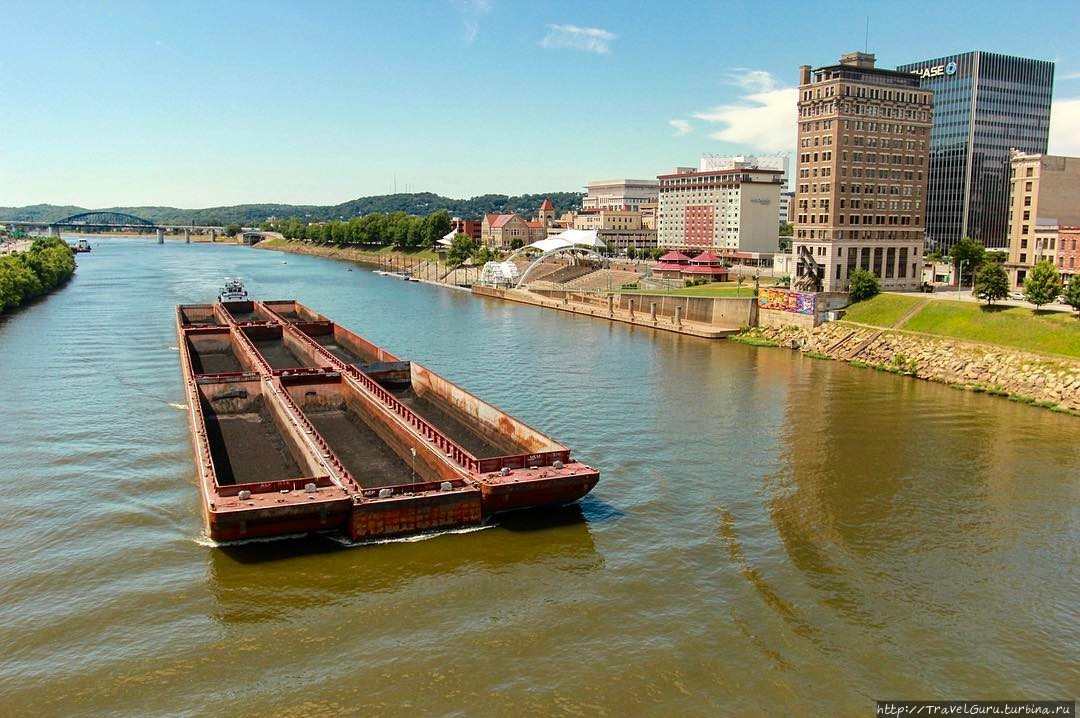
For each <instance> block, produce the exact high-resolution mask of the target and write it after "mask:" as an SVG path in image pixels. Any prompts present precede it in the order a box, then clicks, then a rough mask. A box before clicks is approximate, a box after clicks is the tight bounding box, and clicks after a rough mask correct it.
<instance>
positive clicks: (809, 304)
mask: <svg viewBox="0 0 1080 718" xmlns="http://www.w3.org/2000/svg"><path fill="white" fill-rule="evenodd" d="M758 307H760V308H761V309H776V310H778V311H781V312H792V313H794V314H808V315H810V316H813V314H814V293H813V292H796V291H793V290H791V289H777V288H773V287H770V288H765V289H760V290H758Z"/></svg>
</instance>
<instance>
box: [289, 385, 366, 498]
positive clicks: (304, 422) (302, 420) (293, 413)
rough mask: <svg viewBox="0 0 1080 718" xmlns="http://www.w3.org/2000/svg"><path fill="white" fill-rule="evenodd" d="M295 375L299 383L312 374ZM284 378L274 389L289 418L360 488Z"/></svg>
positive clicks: (337, 469) (329, 461) (326, 458)
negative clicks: (308, 416) (309, 418)
mask: <svg viewBox="0 0 1080 718" xmlns="http://www.w3.org/2000/svg"><path fill="white" fill-rule="evenodd" d="M293 376H295V377H296V378H298V379H300V380H301V382H298V383H303V379H305V378H308V377H310V376H312V375H311V374H301V375H293ZM321 376H324V377H327V378H331V377H334V378H337V377H339V376H340V375H339V374H338V373H337V372H334V373H329V374H322V375H321ZM282 378H284V379H286V381H282V380H281V379H279V380H278V381H277V385H276V386H274V387H273V389H274V391H276V392H277V395H278V398H279V399H281V403H282V404H283V405H284V406H285V409H286V413H287V414H288V415H289V419H290V420H291V421H292V422H293V423H294V424H295V425H297V428H299V429H300V430H301V431H303V432H304V433H305V434H306V435H307V436H308V437H309V438H310V439H311V441H312V442H314V444H315V445H316V446H317V447H318V451H319V453H320V454H321V456H320V458H321V459H322V461H324V462H326V463H328V464H330V465H331V466H332V467H333V469H334V471H336V472H338V476H340V477H341V478H342V480H343V481H344V482H345V483H347V484H348V485H349V487H350V488H351V489H353V490H357V489H359V488H360V483H359V482H358V481H357V480H356V478H355V477H354V476H353V475H352V473H350V472H349V470H348V469H346V468H345V465H344V464H343V463H341V460H340V459H339V458H338V455H337V454H336V453H334V451H333V450H332V449H331V448H330V445H329V444H327V443H326V440H325V439H323V436H322V434H320V433H319V432H318V431H316V430H315V427H314V426H313V425H312V423H311V422H310V421H308V418H307V415H305V414H304V412H303V411H301V410H300V407H298V406H297V405H296V402H295V401H293V398H292V395H291V394H289V390H288V388H287V386H286V385H287V384H288V383H289V381H288V380H287V377H285V375H282ZM342 488H344V487H342Z"/></svg>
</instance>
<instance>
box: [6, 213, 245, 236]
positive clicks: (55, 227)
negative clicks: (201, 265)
mask: <svg viewBox="0 0 1080 718" xmlns="http://www.w3.org/2000/svg"><path fill="white" fill-rule="evenodd" d="M0 224H6V225H8V226H11V227H26V228H38V229H47V230H48V232H49V234H50V235H51V236H53V237H59V236H60V230H61V229H119V230H154V231H156V232H157V237H158V242H164V241H165V232H173V231H180V230H183V232H184V239H185V240H186V241H188V242H190V241H191V233H192V232H202V233H208V234H209V235H210V237H211V239H213V238H215V237H216V236H217V234H218V233H219V232H221V231H222V230H223V229H224V228H223V227H213V226H206V225H198V226H196V225H168V224H157V223H155V222H151V221H150V220H148V219H143V218H142V217H136V216H135V215H133V214H124V213H123V212H104V211H96V212H82V213H80V214H73V215H71V216H70V217H65V218H64V219H60V220H57V221H55V222H23V221H5V220H0Z"/></svg>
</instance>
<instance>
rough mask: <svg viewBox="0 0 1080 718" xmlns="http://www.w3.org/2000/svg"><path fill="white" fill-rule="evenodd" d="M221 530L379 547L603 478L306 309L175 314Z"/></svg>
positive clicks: (203, 308) (205, 476)
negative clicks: (333, 537) (320, 535)
mask: <svg viewBox="0 0 1080 718" xmlns="http://www.w3.org/2000/svg"><path fill="white" fill-rule="evenodd" d="M176 324H177V334H178V339H179V342H178V346H179V349H180V362H181V368H182V375H183V379H184V382H185V390H186V393H187V405H188V418H189V421H190V424H191V434H192V443H193V446H194V450H195V458H196V469H197V472H198V483H199V488H200V493H201V495H202V500H203V504H204V510H205V514H206V525H207V532H208V535H209V536H210V538H212V539H215V540H218V541H232V540H240V539H250V538H265V537H277V536H287V535H294V534H306V533H310V532H341V533H344V534H346V535H347V536H348V537H349V538H351V539H353V540H367V539H379V538H387V537H394V536H402V535H408V534H414V533H422V532H429V531H438V530H445V529H453V528H463V527H468V526H475V525H479V524H482V523H483V522H485V521H486V520H488V519H489V518H490V517H491V516H492V515H494V514H497V513H500V512H504V511H512V510H523V509H531V508H536V507H541V506H548V505H559V504H567V503H572V502H574V501H577V500H578V499H580V498H581V497H582V496H584V495H585V494H586V493H588V492H589V491H590V490H591V489H592V488H593V486H595V485H596V482H597V481H598V479H599V472H598V471H597V470H596V469H594V468H592V467H590V466H588V465H586V464H583V463H580V462H578V461H575V460H573V459H572V458H571V456H570V449H569V448H567V447H566V446H564V445H562V444H560V443H558V442H556V441H555V440H554V439H552V438H550V437H548V436H546V435H545V434H543V433H541V432H539V431H537V430H535V429H533V428H531V427H529V426H527V425H525V424H524V423H522V422H521V421H519V420H517V419H515V418H514V417H512V416H510V415H509V414H506V413H505V412H502V411H500V410H499V409H497V408H495V407H494V406H492V405H490V404H488V403H487V402H484V401H483V400H481V399H479V398H478V397H476V396H474V395H472V394H470V393H469V392H467V391H465V390H464V389H462V388H461V387H459V386H457V385H456V384H454V383H452V382H450V381H448V380H446V379H444V378H443V377H441V376H439V375H438V374H436V373H435V372H433V371H431V370H430V369H427V368H426V367H424V366H423V365H421V364H419V363H417V362H412V361H408V360H403V359H400V358H398V357H397V356H395V355H393V354H391V353H390V352H389V351H387V350H385V349H383V348H381V347H378V346H376V345H374V344H373V343H371V342H370V341H368V340H366V339H364V338H363V337H361V336H359V335H358V334H355V333H354V332H352V331H350V330H348V329H346V328H345V327H342V326H340V325H338V324H336V323H335V322H333V321H331V320H330V319H328V318H327V317H325V316H323V315H321V314H318V313H317V312H315V311H313V310H311V309H309V308H308V307H306V306H304V305H302V304H300V303H299V302H296V301H294V300H283V301H265V302H260V301H248V300H244V301H232V302H230V301H222V302H220V303H218V304H206V305H182V306H178V307H177V311H176Z"/></svg>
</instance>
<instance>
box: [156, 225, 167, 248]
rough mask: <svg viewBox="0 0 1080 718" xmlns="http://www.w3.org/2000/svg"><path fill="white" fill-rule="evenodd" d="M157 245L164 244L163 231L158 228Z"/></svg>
mask: <svg viewBox="0 0 1080 718" xmlns="http://www.w3.org/2000/svg"><path fill="white" fill-rule="evenodd" d="M157 243H158V244H165V230H164V229H162V228H161V227H158V230H157Z"/></svg>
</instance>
